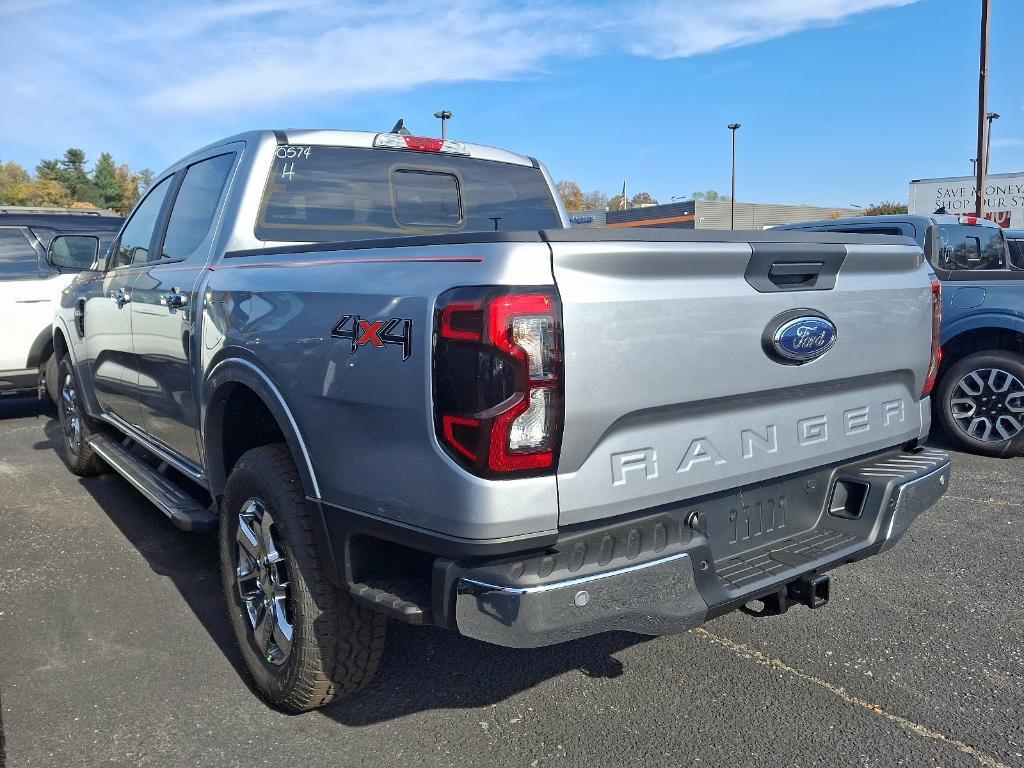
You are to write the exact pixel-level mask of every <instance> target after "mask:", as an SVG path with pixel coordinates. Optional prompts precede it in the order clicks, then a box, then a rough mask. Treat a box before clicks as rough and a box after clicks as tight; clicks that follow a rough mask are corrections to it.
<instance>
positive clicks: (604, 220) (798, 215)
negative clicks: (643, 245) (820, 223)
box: [569, 200, 858, 229]
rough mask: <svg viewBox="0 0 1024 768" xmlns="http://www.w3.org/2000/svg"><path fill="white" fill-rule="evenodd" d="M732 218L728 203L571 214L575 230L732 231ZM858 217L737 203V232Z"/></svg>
mask: <svg viewBox="0 0 1024 768" xmlns="http://www.w3.org/2000/svg"><path fill="white" fill-rule="evenodd" d="M730 215H731V204H730V203H729V201H728V200H684V201H682V202H678V203H667V204H665V205H647V206H641V207H637V208H627V209H626V210H624V211H604V210H588V211H576V212H574V213H571V214H569V218H570V221H571V222H572V225H573V226H574V227H608V228H617V227H676V228H679V229H729V223H730ZM856 215H858V211H857V210H856V209H855V208H826V207H821V206H817V205H775V204H773V203H740V202H737V203H736V229H766V228H768V227H773V226H776V225H778V224H789V223H792V222H795V221H807V220H809V219H827V218H830V217H831V218H839V217H841V216H856Z"/></svg>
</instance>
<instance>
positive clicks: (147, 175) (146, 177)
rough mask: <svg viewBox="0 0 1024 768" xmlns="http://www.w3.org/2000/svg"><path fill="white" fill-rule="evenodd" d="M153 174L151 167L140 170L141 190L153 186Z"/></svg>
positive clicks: (143, 190)
mask: <svg viewBox="0 0 1024 768" xmlns="http://www.w3.org/2000/svg"><path fill="white" fill-rule="evenodd" d="M153 175H154V174H153V172H152V171H151V170H150V169H149V168H143V169H142V170H141V171H139V173H138V176H139V192H145V191H146V190H147V189H149V188H150V187H152V186H153Z"/></svg>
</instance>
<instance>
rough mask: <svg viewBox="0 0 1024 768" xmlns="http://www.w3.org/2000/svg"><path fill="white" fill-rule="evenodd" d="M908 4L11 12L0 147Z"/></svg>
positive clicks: (684, 52) (690, 50)
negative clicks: (6, 103)
mask: <svg viewBox="0 0 1024 768" xmlns="http://www.w3.org/2000/svg"><path fill="white" fill-rule="evenodd" d="M913 1H914V0H719V1H718V2H717V3H715V4H713V5H711V6H710V7H709V4H708V3H707V2H706V0H676V1H675V2H668V0H655V1H654V2H651V3H648V4H647V5H646V6H644V5H642V4H640V3H617V2H603V3H596V4H595V3H593V2H589V3H588V2H584V0H561V2H557V3H556V2H554V0H520V2H516V3H510V2H501V1H500V0H477V1H476V2H473V0H434V2H432V3H430V4H427V3H416V2H408V0H404V1H401V0H380V1H379V2H373V3H357V2H353V1H352V0H348V2H345V1H343V0H229V1H228V2H220V3H211V2H204V1H203V0H178V2H167V3H163V4H161V5H157V4H150V3H122V4H121V7H120V8H118V9H114V8H111V6H110V5H108V4H98V3H81V2H70V1H69V0H8V3H11V2H13V3H14V5H15V6H17V7H18V8H19V10H20V11H21V12H20V13H18V14H16V15H10V16H5V17H4V21H3V27H4V45H3V46H0V92H3V93H5V94H6V95H7V96H8V99H9V100H10V101H9V104H10V103H16V104H22V105H26V108H16V109H9V110H8V111H7V113H6V114H5V119H4V121H3V123H2V124H0V142H2V143H3V144H20V145H22V146H28V145H29V144H30V143H31V142H30V141H29V139H28V138H27V137H32V138H33V139H35V140H37V141H38V143H39V144H42V143H43V139H46V138H48V139H49V140H50V141H59V140H58V139H56V138H53V137H54V136H55V135H59V136H60V137H62V138H63V137H64V136H73V137H74V139H73V140H74V141H78V142H81V143H82V145H83V146H89V142H90V141H94V142H95V143H96V144H99V145H101V146H111V145H115V146H119V147H129V148H131V147H132V146H133V143H134V146H137V147H144V148H145V149H146V151H147V152H149V153H151V152H152V150H153V147H154V143H156V142H160V141H165V140H172V141H173V143H174V144H175V147H174V149H173V150H171V152H170V154H174V153H176V152H177V151H179V150H180V149H182V144H181V142H184V141H191V140H193V138H194V137H193V136H192V135H190V134H192V133H194V134H195V137H202V138H203V139H206V138H209V131H211V130H214V131H219V130H221V127H222V126H231V127H232V130H233V129H234V128H235V127H237V126H239V125H249V124H250V123H251V122H252V118H253V116H258V115H265V114H268V111H269V110H271V109H273V110H275V111H277V112H280V111H281V110H282V109H288V110H292V111H295V110H301V109H305V108H308V107H310V106H311V105H314V104H315V103H316V102H317V100H323V99H329V100H330V101H331V102H332V103H335V104H337V103H341V102H343V101H344V100H345V99H347V98H352V97H354V96H358V95H362V94H366V93H387V92H398V91H402V90H408V89H413V88H417V87H422V86H425V85H428V84H441V83H455V82H465V81H486V80H507V79H513V78H523V77H536V76H541V75H542V74H543V73H544V71H545V69H546V68H548V67H551V66H553V65H554V63H555V62H557V60H559V59H563V60H564V59H581V58H586V57H589V56H595V55H600V54H602V53H616V52H623V51H625V52H631V53H634V54H636V55H641V56H650V57H657V58H674V57H688V56H695V55H698V54H702V53H709V52H712V51H716V50H720V49H723V48H729V47H735V46H741V45H749V44H753V43H757V42H760V41H763V40H769V39H773V38H777V37H781V36H784V35H788V34H791V33H793V32H796V31H799V30H802V29H807V28H810V27H815V26H821V25H828V24H837V23H841V22H842V21H843V20H845V19H847V18H849V17H850V16H852V15H854V14H858V13H862V12H865V11H870V10H874V9H880V8H888V7H892V6H898V5H904V4H906V3H908V2H913ZM10 7H12V6H11V5H8V4H6V3H5V4H4V8H6V9H9V8H10ZM28 105H31V106H28ZM41 113H42V114H41ZM41 118H43V119H41ZM47 134H49V136H47ZM58 146H60V144H58ZM184 146H185V147H187V146H188V145H187V144H186V145H184ZM51 151H52V150H51Z"/></svg>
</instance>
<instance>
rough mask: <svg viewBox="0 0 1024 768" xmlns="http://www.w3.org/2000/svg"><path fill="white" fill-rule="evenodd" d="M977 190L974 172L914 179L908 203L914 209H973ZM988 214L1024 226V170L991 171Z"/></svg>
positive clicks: (1002, 223) (987, 186) (987, 189)
mask: <svg viewBox="0 0 1024 768" xmlns="http://www.w3.org/2000/svg"><path fill="white" fill-rule="evenodd" d="M977 193H978V186H977V180H976V179H975V178H974V177H973V176H947V177H944V178H941V179H914V180H913V181H911V182H910V195H909V196H908V198H907V206H908V208H909V210H910V212H911V213H936V212H937V211H938V212H941V211H943V210H944V211H945V212H946V213H953V214H960V213H973V212H974V206H975V196H976V195H977ZM985 218H986V219H991V220H992V221H994V222H996V223H997V224H999V226H1001V227H1004V228H1009V227H1012V228H1014V229H1022V228H1024V172H1021V173H990V174H989V175H988V176H987V177H986V178H985Z"/></svg>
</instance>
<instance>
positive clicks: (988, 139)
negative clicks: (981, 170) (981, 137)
mask: <svg viewBox="0 0 1024 768" xmlns="http://www.w3.org/2000/svg"><path fill="white" fill-rule="evenodd" d="M985 119H986V120H988V130H987V131H986V132H985V173H986V174H989V173H991V172H992V171H991V169H990V168H989V164H988V157H989V150H990V149H992V121H993V120H998V119H999V113H998V112H988V113H987V114H986V115H985Z"/></svg>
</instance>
